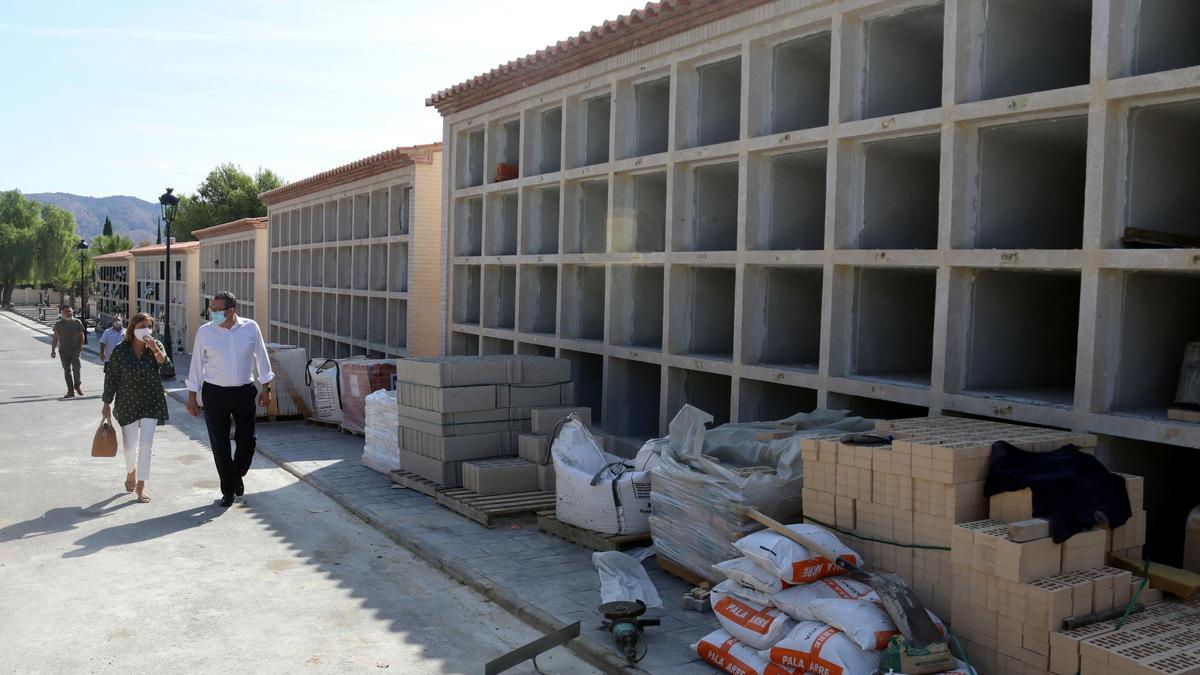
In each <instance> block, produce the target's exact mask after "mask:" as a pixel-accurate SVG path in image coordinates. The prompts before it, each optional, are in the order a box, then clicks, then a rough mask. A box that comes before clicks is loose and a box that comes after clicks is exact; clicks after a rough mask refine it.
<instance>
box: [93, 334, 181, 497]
mask: <svg viewBox="0 0 1200 675" xmlns="http://www.w3.org/2000/svg"><path fill="white" fill-rule="evenodd" d="M153 333H154V319H153V318H152V317H151V316H150V315H149V314H146V313H145V312H139V313H138V314H135V315H134V317H133V318H132V319H130V320H129V326H128V327H127V328H126V330H125V339H124V340H122V341H121V344H119V345H117V346H116V347H115V348H114V349H113V351H112V355H111V356H110V357H109V360H108V365H107V366H106V368H105V370H104V410H103V415H104V419H106V420H109V421H110V422H111V421H112V418H113V414H114V413H115V414H116V418H117V424H119V425H121V436H122V446H123V447H124V448H125V468H126V469H127V470H128V473H127V474H126V475H125V491H126V492H133V491H134V489H135V488H136V490H137V497H138V501H139V502H142V503H146V502H148V501H150V496H149V495H147V494H146V481H147V480H149V478H150V453H151V447H152V446H153V445H154V429H155V427H158V426H161V425H163V424H165V423H166V421H167V396H166V392H165V391H163V385H162V375H160V369H161V368H162V367H163V365H164V364H166V363H167V362H168V359H167V354H166V350H165V349H164V348H163V345H162V343H161V342H159V341H158V340H156V339H155V338H154V337H153V336H152V334H153ZM113 399H116V406H115V410H114V406H113Z"/></svg>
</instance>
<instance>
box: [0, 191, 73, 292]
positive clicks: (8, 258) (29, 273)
mask: <svg viewBox="0 0 1200 675" xmlns="http://www.w3.org/2000/svg"><path fill="white" fill-rule="evenodd" d="M78 240H79V239H78V235H76V233H75V217H74V216H72V215H71V214H70V213H69V212H67V211H65V210H63V209H60V208H58V207H57V206H53V205H50V204H39V203H37V202H31V201H29V200H27V199H25V196H24V195H22V194H21V192H20V191H19V190H10V191H7V192H0V303H3V304H5V305H9V304H12V292H13V289H14V288H15V287H16V285H17V284H19V283H22V282H33V283H37V284H39V285H40V284H44V283H47V282H53V281H56V280H59V279H61V278H62V277H63V276H65V274H66V273H68V271H69V270H70V265H71V263H72V262H73V260H74V258H73V256H72V253H73V250H72V249H73V247H74V246H75V243H76V242H77V241H78Z"/></svg>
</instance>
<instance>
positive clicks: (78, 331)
mask: <svg viewBox="0 0 1200 675" xmlns="http://www.w3.org/2000/svg"><path fill="white" fill-rule="evenodd" d="M59 313H60V314H62V318H60V319H59V320H58V321H56V322H55V323H54V337H52V338H50V358H54V356H55V352H57V353H58V354H57V355H58V358H59V360H60V361H61V362H62V367H63V377H64V378H66V380H67V395H66V396H64V397H63V398H75V396H76V394H78V395H79V396H83V382H82V381H81V380H80V379H79V368H80V364H79V353H80V352H82V351H83V346H84V345H86V344H87V328H86V327H85V326H84V325H83V322H82V321H80V320H79V319H76V318H75V309H74V308H73V307H71V306H70V305H63V306H62V307H60V308H59Z"/></svg>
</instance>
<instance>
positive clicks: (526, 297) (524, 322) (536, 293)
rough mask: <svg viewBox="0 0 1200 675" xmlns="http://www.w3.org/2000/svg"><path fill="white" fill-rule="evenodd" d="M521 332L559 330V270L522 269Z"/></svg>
mask: <svg viewBox="0 0 1200 675" xmlns="http://www.w3.org/2000/svg"><path fill="white" fill-rule="evenodd" d="M521 274H522V277H521V326H520V328H521V331H522V332H524V333H546V334H549V335H553V334H554V333H555V331H556V330H557V325H556V322H555V305H556V304H557V302H558V268H557V267H555V266H553V265H533V266H526V267H523V268H521Z"/></svg>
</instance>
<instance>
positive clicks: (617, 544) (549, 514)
mask: <svg viewBox="0 0 1200 675" xmlns="http://www.w3.org/2000/svg"><path fill="white" fill-rule="evenodd" d="M537 526H538V529H539V530H541V531H543V532H546V533H547V534H552V535H554V536H556V537H561V538H562V539H566V540H567V541H569V542H571V543H572V544H575V545H577V546H582V547H584V548H588V549H591V550H593V551H621V550H624V549H627V548H634V547H636V546H644V545H647V544H649V543H650V533H649V532H643V533H641V534H604V533H603V532H594V531H592V530H588V529H584V528H582V527H577V526H575V525H569V524H567V523H564V522H562V521H561V520H559V519H558V518H557V517H556V516H555V512H554V511H539V512H538V514H537Z"/></svg>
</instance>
